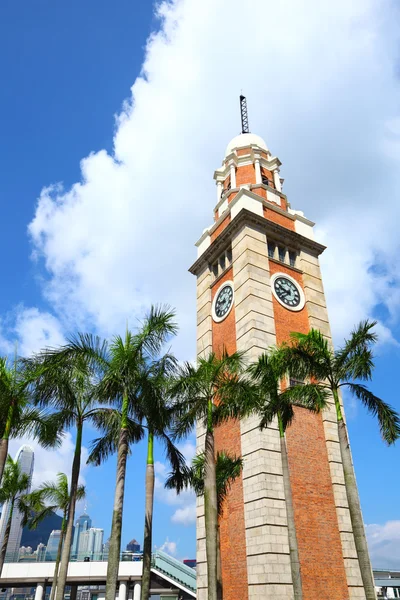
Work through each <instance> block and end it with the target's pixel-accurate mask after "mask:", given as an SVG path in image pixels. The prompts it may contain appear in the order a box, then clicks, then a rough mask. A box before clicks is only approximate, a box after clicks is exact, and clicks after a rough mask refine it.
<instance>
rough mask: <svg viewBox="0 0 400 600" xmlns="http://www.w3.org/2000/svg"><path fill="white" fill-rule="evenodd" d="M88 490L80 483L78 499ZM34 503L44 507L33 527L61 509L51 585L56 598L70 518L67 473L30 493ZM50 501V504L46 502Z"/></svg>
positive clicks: (35, 515)
mask: <svg viewBox="0 0 400 600" xmlns="http://www.w3.org/2000/svg"><path fill="white" fill-rule="evenodd" d="M85 494H86V491H85V487H84V486H83V485H78V487H77V490H76V500H77V501H79V500H82V499H83V498H84V497H85ZM30 496H31V498H32V500H33V505H37V504H39V505H41V504H42V505H43V508H41V509H40V510H38V511H36V512H35V514H34V516H33V518H32V520H31V522H30V527H31V529H35V528H36V527H37V525H38V524H39V523H40V522H41V521H43V519H45V518H46V517H47V516H49V515H51V514H53V513H54V512H56V511H61V513H62V522H61V535H60V540H59V542H58V549H57V558H56V564H55V566H54V575H53V584H52V586H51V593H50V600H54V596H55V593H56V588H57V578H58V568H59V565H60V560H61V551H62V547H63V542H64V538H65V531H66V526H67V519H68V509H69V501H70V490H69V488H68V478H67V476H66V475H65V473H58V474H57V480H56V481H55V482H54V481H46V482H44V483H42V485H41V486H40V487H39V488H38V489H37V490H35V491H34V492H32V493H31V494H30ZM46 502H50V504H47V505H46V504H45V503H46Z"/></svg>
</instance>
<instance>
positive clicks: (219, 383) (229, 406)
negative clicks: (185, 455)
mask: <svg viewBox="0 0 400 600" xmlns="http://www.w3.org/2000/svg"><path fill="white" fill-rule="evenodd" d="M244 370H245V361H244V355H243V353H241V352H235V353H233V354H230V355H229V354H227V353H224V354H223V355H222V356H221V358H218V357H217V355H216V354H215V353H210V354H209V355H208V356H207V357H206V358H199V360H198V363H197V366H194V365H193V364H191V363H189V362H186V363H184V365H183V366H181V367H180V368H179V369H178V372H177V375H176V377H175V378H173V380H172V382H171V387H170V394H171V396H172V397H174V398H175V407H174V408H175V413H176V423H175V436H176V438H177V439H180V438H183V437H186V436H187V435H188V434H189V433H190V432H191V431H192V429H193V427H194V425H195V423H196V421H199V422H200V423H201V424H203V425H204V427H206V428H208V429H209V430H212V429H213V428H214V427H215V426H216V425H218V424H220V423H222V422H224V421H226V420H228V419H230V418H240V417H242V416H243V415H244V414H246V413H247V412H249V411H250V410H251V407H252V406H253V405H254V402H255V399H256V396H257V388H256V386H254V384H253V383H252V382H251V380H250V379H249V378H247V377H245V376H244V375H243V372H244Z"/></svg>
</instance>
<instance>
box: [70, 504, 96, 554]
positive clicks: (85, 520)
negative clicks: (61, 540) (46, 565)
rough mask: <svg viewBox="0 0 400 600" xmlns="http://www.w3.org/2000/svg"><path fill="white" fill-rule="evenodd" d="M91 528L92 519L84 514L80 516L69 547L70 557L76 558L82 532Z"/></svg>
mask: <svg viewBox="0 0 400 600" xmlns="http://www.w3.org/2000/svg"><path fill="white" fill-rule="evenodd" d="M91 526H92V519H91V518H90V517H89V515H88V514H86V512H84V513H83V515H81V516H80V517H79V518H78V519H77V521H76V523H75V532H74V539H73V542H72V547H71V555H72V556H76V555H77V554H78V552H79V539H80V537H81V534H82V533H83V532H84V531H87V530H88V529H90V528H91Z"/></svg>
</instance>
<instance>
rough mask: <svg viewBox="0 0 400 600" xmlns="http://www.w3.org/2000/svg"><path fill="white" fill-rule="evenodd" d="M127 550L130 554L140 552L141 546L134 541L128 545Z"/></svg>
mask: <svg viewBox="0 0 400 600" xmlns="http://www.w3.org/2000/svg"><path fill="white" fill-rule="evenodd" d="M126 549H127V550H129V552H140V544H139V542H138V541H137V540H135V539H133V540H131V541H130V542H129V543H128V544H127V545H126Z"/></svg>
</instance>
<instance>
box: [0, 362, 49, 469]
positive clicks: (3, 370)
mask: <svg viewBox="0 0 400 600" xmlns="http://www.w3.org/2000/svg"><path fill="white" fill-rule="evenodd" d="M28 387H29V379H28V378H27V377H25V373H24V371H23V369H21V362H20V361H18V359H17V357H16V356H15V357H14V361H13V362H12V363H10V362H9V360H8V358H6V357H0V414H1V417H0V481H1V478H2V476H3V471H4V467H5V464H6V459H7V456H8V445H9V440H10V439H11V438H15V437H20V436H22V435H30V436H31V437H34V438H36V439H37V440H38V441H39V443H40V444H41V445H42V446H44V447H51V446H56V445H58V444H59V443H60V441H61V440H60V436H59V435H58V432H57V431H55V430H54V429H53V428H52V427H51V424H50V423H49V422H48V420H47V419H46V416H47V412H46V411H44V410H38V409H37V408H35V407H33V406H32V405H31V404H30V398H29V389H28Z"/></svg>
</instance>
